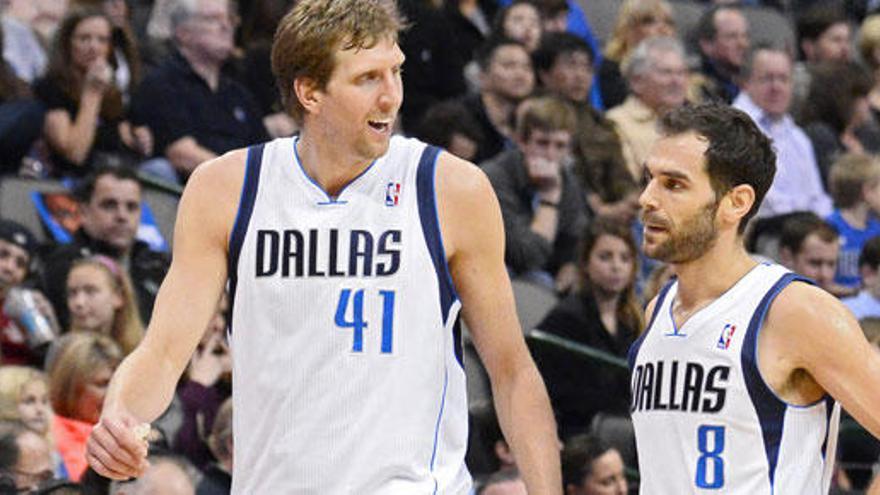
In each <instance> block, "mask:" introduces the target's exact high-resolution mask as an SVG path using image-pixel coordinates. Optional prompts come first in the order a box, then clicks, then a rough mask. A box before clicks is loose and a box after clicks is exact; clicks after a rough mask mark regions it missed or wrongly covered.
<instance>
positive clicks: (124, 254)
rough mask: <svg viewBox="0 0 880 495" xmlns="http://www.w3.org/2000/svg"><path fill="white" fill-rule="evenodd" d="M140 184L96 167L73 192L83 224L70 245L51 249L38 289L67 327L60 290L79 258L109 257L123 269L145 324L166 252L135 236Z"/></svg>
mask: <svg viewBox="0 0 880 495" xmlns="http://www.w3.org/2000/svg"><path fill="white" fill-rule="evenodd" d="M141 192H142V191H141V184H140V182H139V181H138V178H137V176H136V175H135V174H134V172H133V171H131V170H130V169H120V168H99V169H97V170H95V171H94V172H93V173H92V174H90V175H89V176H88V177H86V178H85V179H84V180H83V181H82V182H81V183H80V184H79V185H78V186H77V188H76V190H75V191H74V196H76V199H77V202H78V203H79V207H80V213H81V215H82V226H81V227H80V229H79V230H78V231H76V232H75V233H74V236H73V242H72V243H71V244H69V245H63V246H59V247H58V248H56V249H55V250H54V251H53V252H52V253H50V254H49V256H48V257H47V258H46V260H45V269H44V271H43V281H42V286H43V287H44V288H45V290H46V294H47V295H48V296H49V300H50V301H52V303H53V305H54V306H55V308H56V309H57V311H58V316H59V319H60V320H61V323H62V326H63V327H64V328H67V326H68V325H69V322H68V312H67V297H66V295H65V287H66V280H67V273H68V272H69V271H70V266H71V265H72V264H73V262H74V261H75V260H77V259H79V258H85V257H88V256H92V255H95V254H101V255H104V256H108V257H110V258H112V259H113V260H115V261H116V262H117V263H119V264H120V265H121V266H123V267H126V270H127V271H128V275H129V277H130V279H131V281H132V283H133V284H134V291H135V294H136V296H137V301H138V311H139V313H140V317H141V321H145V322H146V321H149V318H150V314H151V313H152V311H153V301H154V299H155V298H156V293H157V292H158V290H159V285H160V284H161V283H162V280H163V279H164V278H165V272H166V271H167V270H168V263H169V261H168V257H167V255H166V254H165V253H161V252H158V251H153V250H152V249H150V246H149V245H148V244H147V243H146V242H143V241H140V240H138V239H136V238H135V236H136V234H137V230H138V225H140V218H141V199H142V198H141Z"/></svg>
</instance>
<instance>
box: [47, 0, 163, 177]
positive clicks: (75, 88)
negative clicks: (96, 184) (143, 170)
mask: <svg viewBox="0 0 880 495" xmlns="http://www.w3.org/2000/svg"><path fill="white" fill-rule="evenodd" d="M112 50H113V43H112V25H111V23H110V19H109V18H108V17H107V16H106V15H105V14H104V13H103V12H101V11H100V10H95V9H77V10H73V11H71V13H70V14H69V15H68V16H67V17H65V19H64V21H63V22H62V23H61V26H60V28H59V29H58V36H57V37H56V39H55V44H54V46H53V52H52V54H51V60H50V63H49V70H48V72H47V74H46V77H45V78H43V79H41V80H39V81H38V82H37V83H36V88H35V92H36V94H37V96H39V98H40V99H41V100H42V101H43V102H44V103H45V104H46V107H47V109H48V111H47V113H46V122H45V124H44V126H43V134H44V135H45V137H46V140H47V142H48V144H49V147H50V148H51V151H52V156H51V159H52V167H53V173H54V175H56V176H83V175H86V174H87V173H88V172H89V170H90V169H91V168H92V167H94V166H96V165H112V166H123V165H129V166H134V165H135V164H137V163H138V162H139V161H140V160H141V159H142V158H143V157H146V156H148V155H149V154H150V153H152V147H153V137H152V134H151V133H150V131H149V129H147V128H146V127H143V126H134V127H133V126H132V125H131V124H130V123H129V122H128V120H126V109H125V105H124V102H123V97H122V92H121V91H120V90H119V88H117V87H116V86H115V85H114V82H113V78H114V69H113V64H114V63H115V62H114V59H113V56H112Z"/></svg>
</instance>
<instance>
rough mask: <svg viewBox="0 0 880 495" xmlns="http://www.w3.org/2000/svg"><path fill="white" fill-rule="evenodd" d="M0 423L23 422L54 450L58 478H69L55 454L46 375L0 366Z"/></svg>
mask: <svg viewBox="0 0 880 495" xmlns="http://www.w3.org/2000/svg"><path fill="white" fill-rule="evenodd" d="M0 419H2V420H7V421H20V422H21V423H22V424H23V425H24V426H25V427H26V428H28V429H29V430H31V431H33V432H34V433H36V434H37V435H40V436H42V437H44V438H45V439H46V441H47V442H48V444H49V445H50V446H52V447H53V452H52V454H53V460H54V461H55V477H56V478H59V479H66V478H67V470H66V469H65V467H64V462H62V460H61V456H60V455H59V454H58V452H57V451H55V450H54V446H55V440H54V438H53V437H52V430H51V428H50V427H51V425H52V407H51V406H50V405H49V382H48V379H47V378H46V374H45V373H43V372H41V371H39V370H36V369H34V368H31V367H28V366H15V365H7V366H0Z"/></svg>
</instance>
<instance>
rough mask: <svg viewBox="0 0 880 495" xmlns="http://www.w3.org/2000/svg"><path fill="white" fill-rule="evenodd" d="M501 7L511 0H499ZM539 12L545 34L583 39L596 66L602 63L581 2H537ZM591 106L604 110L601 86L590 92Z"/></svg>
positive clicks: (599, 50)
mask: <svg viewBox="0 0 880 495" xmlns="http://www.w3.org/2000/svg"><path fill="white" fill-rule="evenodd" d="M498 3H499V5H508V4H510V3H511V0H498ZM535 4H536V5H537V6H538V10H539V11H540V12H541V16H542V18H543V20H544V24H543V31H544V33H545V34H546V33H562V32H567V33H571V34H573V35H575V36H577V37H578V38H581V39H583V40H584V41H586V42H587V44H588V45H590V49H591V50H592V52H593V53H595V54H596V57H595V66H596V67H598V66H599V63H600V62H601V59H602V56H601V53H602V47H601V44H600V43H599V40H598V39H597V38H596V36H595V35H594V34H593V29H592V28H591V27H590V23H589V20H588V19H587V15H586V13H585V12H584V9H583V7H582V2H581V1H579V0H535ZM590 104H591V105H593V107H594V108H596V109H597V110H602V109H604V108H606V107H605V105H604V104H603V103H602V95H601V94H600V92H599V86H598V85H595V86H593V88H592V90H591V91H590Z"/></svg>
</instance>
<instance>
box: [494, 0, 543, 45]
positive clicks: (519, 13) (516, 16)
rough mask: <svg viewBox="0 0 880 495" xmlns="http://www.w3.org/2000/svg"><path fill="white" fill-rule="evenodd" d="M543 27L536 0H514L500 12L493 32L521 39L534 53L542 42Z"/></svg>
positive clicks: (517, 39)
mask: <svg viewBox="0 0 880 495" xmlns="http://www.w3.org/2000/svg"><path fill="white" fill-rule="evenodd" d="M543 29H544V24H543V18H542V17H541V11H540V10H539V8H538V5H537V4H536V3H535V1H534V0H514V1H513V2H511V3H510V5H508V6H506V7H504V8H503V9H501V11H500V12H498V15H497V16H496V17H495V23H494V25H493V26H492V33H493V34H494V35H496V36H501V37H503V38H510V39H512V40H516V41H519V42H520V43H522V45H523V46H524V47H525V49H526V51H527V52H529V53H533V52H534V51H535V50H537V49H538V45H539V44H540V43H541V33H542V32H543Z"/></svg>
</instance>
